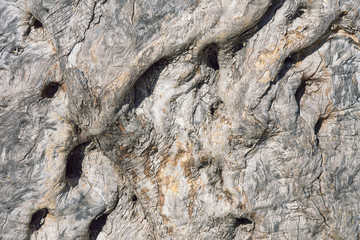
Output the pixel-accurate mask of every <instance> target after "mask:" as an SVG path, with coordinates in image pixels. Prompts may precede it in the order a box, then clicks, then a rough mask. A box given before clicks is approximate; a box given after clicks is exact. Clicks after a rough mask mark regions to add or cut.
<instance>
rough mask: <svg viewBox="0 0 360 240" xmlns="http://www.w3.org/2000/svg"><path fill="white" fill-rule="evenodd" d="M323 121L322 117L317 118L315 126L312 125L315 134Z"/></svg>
mask: <svg viewBox="0 0 360 240" xmlns="http://www.w3.org/2000/svg"><path fill="white" fill-rule="evenodd" d="M323 122H324V119H323V118H319V120H318V121H317V122H316V124H315V127H314V132H315V135H317V134H318V133H319V131H320V128H321V125H322V123H323Z"/></svg>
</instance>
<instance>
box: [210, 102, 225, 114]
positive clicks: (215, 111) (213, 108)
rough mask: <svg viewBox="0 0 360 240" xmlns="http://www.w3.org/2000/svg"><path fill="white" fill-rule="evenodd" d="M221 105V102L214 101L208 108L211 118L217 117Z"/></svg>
mask: <svg viewBox="0 0 360 240" xmlns="http://www.w3.org/2000/svg"><path fill="white" fill-rule="evenodd" d="M222 104H223V102H222V101H216V102H214V103H213V104H212V105H211V106H210V114H211V116H217V115H218V112H219V109H220V108H221V105H222Z"/></svg>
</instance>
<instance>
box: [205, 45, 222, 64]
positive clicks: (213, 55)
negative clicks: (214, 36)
mask: <svg viewBox="0 0 360 240" xmlns="http://www.w3.org/2000/svg"><path fill="white" fill-rule="evenodd" d="M218 54H219V46H218V45H217V44H216V43H211V44H209V45H208V46H207V47H205V48H204V50H203V53H202V55H203V59H204V62H205V64H206V66H208V67H210V68H212V69H214V70H219V61H218Z"/></svg>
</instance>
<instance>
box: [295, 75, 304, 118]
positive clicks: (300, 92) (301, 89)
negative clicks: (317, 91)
mask: <svg viewBox="0 0 360 240" xmlns="http://www.w3.org/2000/svg"><path fill="white" fill-rule="evenodd" d="M305 90H306V83H305V81H304V82H302V83H301V84H300V86H299V87H298V89H297V90H296V92H295V100H296V102H297V104H298V106H299V111H300V101H301V98H302V97H303V96H304V94H305Z"/></svg>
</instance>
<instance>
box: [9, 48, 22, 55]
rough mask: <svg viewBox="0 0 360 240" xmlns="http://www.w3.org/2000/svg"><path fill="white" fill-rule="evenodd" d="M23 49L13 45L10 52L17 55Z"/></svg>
mask: <svg viewBox="0 0 360 240" xmlns="http://www.w3.org/2000/svg"><path fill="white" fill-rule="evenodd" d="M23 51H24V48H23V47H20V46H13V47H12V48H11V51H10V53H12V54H14V55H16V56H18V55H20V54H21V53H22V52H23Z"/></svg>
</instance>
